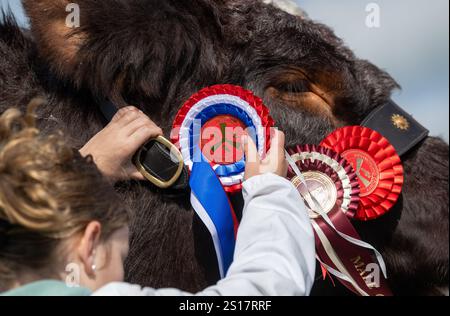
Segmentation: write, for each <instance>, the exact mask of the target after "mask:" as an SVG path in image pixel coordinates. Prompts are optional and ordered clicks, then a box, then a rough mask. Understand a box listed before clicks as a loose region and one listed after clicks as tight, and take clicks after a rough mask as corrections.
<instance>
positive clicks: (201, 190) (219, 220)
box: [190, 146, 236, 278]
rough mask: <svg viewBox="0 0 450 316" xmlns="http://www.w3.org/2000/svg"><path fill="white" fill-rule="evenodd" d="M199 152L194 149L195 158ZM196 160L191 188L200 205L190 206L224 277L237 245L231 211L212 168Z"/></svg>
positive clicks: (202, 160) (205, 162)
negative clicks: (209, 240)
mask: <svg viewBox="0 0 450 316" xmlns="http://www.w3.org/2000/svg"><path fill="white" fill-rule="evenodd" d="M197 148H198V146H197ZM199 151H200V150H196V154H197V155H198V154H199V155H201V153H198V152H199ZM202 156H203V155H202ZM196 161H197V162H195V163H194V165H193V168H192V172H191V177H190V186H191V189H192V194H193V195H194V196H195V198H196V200H197V201H198V202H199V203H200V205H194V203H193V207H194V210H195V211H196V212H197V214H198V215H199V217H200V219H202V221H203V223H204V224H205V226H206V227H207V228H208V230H209V232H210V233H211V235H212V237H213V242H214V246H215V249H216V254H217V259H218V264H219V270H220V272H221V277H222V278H223V277H225V275H226V273H227V271H228V269H229V267H230V266H231V263H232V262H233V256H234V248H235V244H236V238H235V230H234V221H233V214H234V213H233V212H234V211H233V209H232V207H231V203H230V201H229V199H228V196H227V194H226V193H225V190H224V189H223V187H222V184H221V182H220V180H219V178H218V177H217V175H216V173H215V172H214V170H213V169H212V167H211V165H210V164H209V163H208V162H207V161H205V159H204V158H203V159H199V160H196ZM205 216H207V217H206V218H205Z"/></svg>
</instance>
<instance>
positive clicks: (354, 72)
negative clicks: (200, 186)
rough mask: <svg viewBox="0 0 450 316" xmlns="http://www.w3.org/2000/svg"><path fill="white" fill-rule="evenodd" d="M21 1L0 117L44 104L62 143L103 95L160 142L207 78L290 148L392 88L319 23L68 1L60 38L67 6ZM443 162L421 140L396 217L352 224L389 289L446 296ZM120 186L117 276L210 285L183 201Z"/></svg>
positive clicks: (3, 63) (357, 113) (115, 1)
mask: <svg viewBox="0 0 450 316" xmlns="http://www.w3.org/2000/svg"><path fill="white" fill-rule="evenodd" d="M24 3H25V6H26V9H27V12H28V14H29V15H30V17H31V23H32V34H33V39H32V38H31V37H29V36H28V35H26V34H25V33H23V32H22V31H21V30H20V29H19V28H18V27H17V26H16V25H15V23H14V21H13V20H12V19H11V18H8V17H7V18H5V19H4V22H3V23H2V24H0V112H2V111H3V110H5V109H6V108H7V107H9V106H11V105H12V104H15V105H23V104H26V103H27V101H28V100H30V99H31V98H32V97H33V96H35V95H42V96H45V97H47V98H48V100H49V104H48V106H47V107H45V108H43V109H41V111H40V117H41V126H42V127H43V128H45V129H46V130H49V131H51V130H55V129H63V130H64V131H65V132H66V133H67V134H68V135H69V136H70V138H71V141H72V142H73V144H74V146H81V145H82V144H83V143H84V142H85V141H87V140H88V139H89V138H90V137H91V136H92V135H94V133H95V132H96V131H98V130H100V129H101V128H102V126H103V124H104V123H105V122H104V119H103V118H102V116H101V114H100V112H99V110H98V107H97V101H96V100H98V99H100V98H105V97H107V98H110V99H111V100H113V101H114V102H115V103H116V104H118V105H119V106H124V105H126V104H134V105H138V106H139V107H140V108H141V109H143V110H144V111H145V112H146V113H147V114H149V115H150V116H151V117H152V119H154V120H155V121H156V123H158V124H159V125H161V127H163V129H164V131H165V133H166V134H169V133H170V127H171V122H172V120H173V118H174V115H175V114H176V112H177V110H178V109H179V107H180V106H181V105H182V104H183V102H184V101H185V100H186V99H187V98H188V97H189V96H190V95H191V94H193V93H194V92H196V91H198V90H199V89H200V88H202V87H205V86H209V85H213V84H217V83H232V84H237V85H241V86H244V87H245V88H248V89H250V90H252V91H253V92H255V93H256V94H257V95H259V96H261V97H262V98H263V99H264V102H265V103H266V104H267V105H268V106H269V107H270V108H271V111H272V114H273V116H274V118H275V120H276V122H277V125H278V126H280V127H281V128H282V129H283V130H285V131H286V133H287V138H288V143H289V144H290V145H292V144H299V143H300V144H301V143H319V142H320V141H321V140H322V138H323V137H325V136H326V135H327V134H328V133H330V132H331V131H333V130H334V129H335V128H336V127H339V126H342V125H354V124H359V123H360V122H361V121H362V119H363V118H364V117H365V116H366V115H367V114H368V113H369V112H370V111H371V110H372V109H373V108H374V107H376V106H379V105H381V104H383V103H384V102H386V101H387V100H388V99H389V98H390V96H391V93H392V91H393V89H395V88H398V85H397V84H396V82H395V81H394V80H393V79H392V78H391V77H390V76H389V75H388V74H387V73H385V72H383V71H381V70H380V69H379V68H377V67H376V66H374V65H372V64H371V63H369V62H367V61H364V60H360V59H358V58H356V57H355V56H354V54H353V53H352V52H351V51H350V50H349V49H348V48H347V47H346V46H345V45H344V44H343V43H342V41H341V40H340V39H339V38H337V37H336V36H335V35H334V34H333V32H332V31H331V30H330V29H329V28H328V27H326V26H324V25H321V24H318V23H315V22H313V21H311V20H309V19H307V18H300V17H294V16H291V15H289V14H287V13H285V12H283V11H281V10H278V9H275V8H274V7H272V6H268V5H264V4H262V3H261V2H260V1H257V0H241V1H238V0H235V1H232V0H228V1H227V0H216V1H213V0H191V1H186V0H164V1H161V0H108V1H94V0H79V1H78V3H79V4H80V7H81V10H82V11H81V12H82V19H81V28H80V29H77V30H76V31H75V32H72V33H71V32H66V31H67V29H64V28H63V27H61V25H63V23H64V19H65V15H64V13H65V12H63V13H62V14H61V11H60V10H61V4H64V3H65V1H63V0H25V1H24ZM42 8H45V9H46V10H45V11H43V10H42ZM61 30H63V31H61ZM61 38H64V39H66V41H65V43H66V45H62V46H61V45H60V43H61ZM308 92H309V93H308ZM448 153H449V152H448V145H447V144H445V143H444V142H443V141H442V140H439V139H437V138H428V139H427V140H426V141H425V142H424V143H423V144H422V145H421V146H419V147H418V148H416V149H415V150H414V151H412V152H411V153H409V155H408V156H407V157H405V170H406V184H405V187H404V191H403V196H402V199H401V200H400V202H399V203H398V204H397V205H396V207H395V209H394V210H393V211H392V212H391V213H390V214H389V215H387V216H385V217H383V218H381V219H380V220H377V221H374V222H370V223H356V225H357V227H358V230H359V232H360V233H361V235H362V236H363V237H364V238H365V239H366V240H367V241H368V242H371V243H373V244H374V245H375V246H377V247H378V248H379V249H380V250H381V251H382V253H383V255H384V257H385V259H386V261H387V264H388V268H389V272H390V276H391V279H390V284H391V286H392V288H393V290H394V291H395V293H396V294H400V295H402V294H403V295H406V294H439V292H437V289H442V288H444V289H445V288H448V267H449V261H448V258H449V255H448V251H449V250H448V223H449V222H448ZM118 190H119V192H121V193H122V194H123V196H124V199H126V201H128V202H129V203H130V205H131V206H132V208H133V209H134V210H135V214H134V215H135V216H134V219H133V221H132V224H131V229H132V235H131V250H130V256H129V259H128V262H127V279H128V281H130V282H135V283H139V284H142V285H146V286H152V287H179V288H182V289H185V290H189V291H197V290H199V289H201V288H202V287H205V286H206V285H208V284H209V283H211V282H212V281H213V277H211V274H212V273H211V266H210V265H207V264H205V261H207V260H205V258H206V257H207V254H206V253H205V252H204V249H205V242H204V241H203V238H202V236H203V235H202V229H201V225H198V224H197V222H196V220H195V217H194V216H193V212H192V210H191V208H190V207H189V202H188V199H187V198H186V196H180V197H177V198H175V199H174V198H173V197H170V196H166V195H164V194H161V192H158V191H156V190H155V189H153V188H151V187H150V186H147V185H144V184H137V183H127V184H122V185H120V186H119V187H118ZM207 245H208V244H207V242H206V246H207ZM319 285H320V284H319ZM316 292H317V293H318V294H324V293H325V290H324V289H320V287H319V290H317V291H316Z"/></svg>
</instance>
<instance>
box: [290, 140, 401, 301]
mask: <svg viewBox="0 0 450 316" xmlns="http://www.w3.org/2000/svg"><path fill="white" fill-rule="evenodd" d="M287 160H288V162H289V165H290V169H289V172H288V178H289V179H290V180H291V182H292V183H293V184H294V185H295V187H296V188H297V189H298V191H299V193H300V195H301V196H302V197H303V199H304V201H305V205H306V207H307V208H308V211H309V215H310V218H311V223H312V226H313V228H314V235H315V238H316V251H317V259H318V260H319V261H320V263H321V265H322V268H323V269H324V270H326V271H327V272H328V273H329V274H331V275H334V276H336V277H337V278H338V280H339V281H340V282H341V283H342V284H343V285H344V286H346V287H347V288H348V289H350V290H351V291H353V292H354V293H355V294H357V295H361V296H378V295H383V296H389V295H392V293H391V291H390V290H389V286H388V284H387V281H386V278H385V276H386V267H385V264H384V261H383V259H382V257H381V254H380V253H379V252H378V251H377V250H376V249H375V248H373V247H372V246H371V245H369V244H367V243H365V242H364V241H362V239H361V237H360V236H359V234H358V233H357V231H356V230H355V228H354V227H353V225H352V223H351V222H350V220H349V218H351V217H353V216H354V214H355V212H356V210H357V209H358V205H359V202H360V198H359V194H360V188H359V181H358V179H357V175H356V173H355V171H354V170H353V168H352V166H351V165H350V164H349V163H348V162H347V161H346V160H345V159H343V158H342V157H341V156H340V155H339V154H337V153H336V152H334V151H332V150H330V149H328V148H325V147H321V146H315V145H305V146H296V147H294V148H291V149H289V150H288V151H287ZM373 253H374V254H375V255H376V258H375V256H373V255H372V254H373ZM377 261H378V263H377ZM371 268H373V269H375V270H377V271H378V274H377V275H376V278H372V276H371V275H370V269H371Z"/></svg>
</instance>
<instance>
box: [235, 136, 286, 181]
mask: <svg viewBox="0 0 450 316" xmlns="http://www.w3.org/2000/svg"><path fill="white" fill-rule="evenodd" d="M243 143H244V147H245V158H246V163H245V180H248V179H250V178H252V177H254V176H258V175H262V174H266V173H274V174H276V175H279V176H280V177H284V178H285V177H286V176H287V170H288V164H287V161H286V156H285V149H284V144H285V135H284V133H283V132H281V131H279V130H275V129H274V133H273V136H272V140H271V148H270V150H269V152H268V153H267V156H266V157H265V158H264V159H263V160H261V159H260V157H259V154H258V150H257V148H256V145H255V143H254V142H253V140H252V138H251V137H249V136H244V139H243Z"/></svg>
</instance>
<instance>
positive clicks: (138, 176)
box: [130, 170, 146, 181]
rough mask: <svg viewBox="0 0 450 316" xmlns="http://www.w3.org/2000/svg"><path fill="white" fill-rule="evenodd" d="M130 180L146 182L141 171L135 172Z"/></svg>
mask: <svg viewBox="0 0 450 316" xmlns="http://www.w3.org/2000/svg"><path fill="white" fill-rule="evenodd" d="M130 178H131V179H132V180H136V181H145V180H146V179H145V177H144V176H143V175H142V173H140V172H139V171H137V170H136V171H135V172H133V173H132V174H131V175H130Z"/></svg>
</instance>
